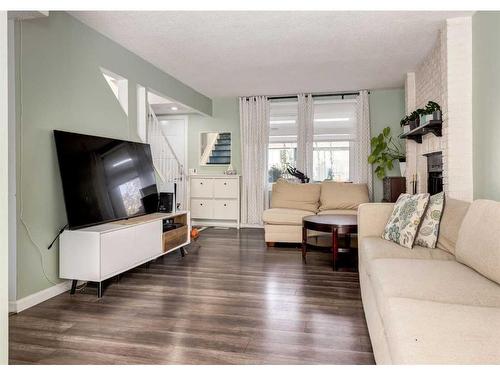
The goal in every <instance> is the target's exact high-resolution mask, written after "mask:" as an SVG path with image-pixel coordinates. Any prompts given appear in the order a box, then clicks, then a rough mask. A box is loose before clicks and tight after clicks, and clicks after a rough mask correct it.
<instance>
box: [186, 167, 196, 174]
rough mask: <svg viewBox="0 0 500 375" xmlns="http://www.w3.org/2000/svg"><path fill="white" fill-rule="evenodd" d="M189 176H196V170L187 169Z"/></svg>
mask: <svg viewBox="0 0 500 375" xmlns="http://www.w3.org/2000/svg"><path fill="white" fill-rule="evenodd" d="M188 172H189V174H196V168H189V170H188Z"/></svg>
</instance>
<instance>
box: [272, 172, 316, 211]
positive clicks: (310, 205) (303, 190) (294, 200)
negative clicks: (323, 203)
mask: <svg viewBox="0 0 500 375" xmlns="http://www.w3.org/2000/svg"><path fill="white" fill-rule="evenodd" d="M320 190H321V185H320V184H298V183H291V182H286V181H284V180H279V181H278V182H277V183H275V184H274V185H273V192H272V195H271V208H291V209H295V210H304V211H311V212H317V211H318V205H319V195H320Z"/></svg>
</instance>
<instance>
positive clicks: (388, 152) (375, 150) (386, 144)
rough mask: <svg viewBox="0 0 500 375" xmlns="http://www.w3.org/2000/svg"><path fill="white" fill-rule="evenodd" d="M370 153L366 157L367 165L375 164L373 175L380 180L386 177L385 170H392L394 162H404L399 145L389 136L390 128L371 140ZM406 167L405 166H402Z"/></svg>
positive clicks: (404, 155)
mask: <svg viewBox="0 0 500 375" xmlns="http://www.w3.org/2000/svg"><path fill="white" fill-rule="evenodd" d="M371 146H372V153H371V154H370V156H369V157H368V163H370V164H377V168H375V174H376V175H377V177H378V178H380V179H381V180H382V179H383V178H384V177H385V175H386V170H392V168H394V160H398V161H399V163H400V165H401V163H405V162H406V154H405V153H404V152H403V150H402V147H401V145H399V144H397V143H396V142H394V140H393V139H392V136H391V128H390V127H386V128H384V130H383V131H382V133H380V134H379V135H378V136H376V137H373V138H372V140H371ZM404 166H406V165H404Z"/></svg>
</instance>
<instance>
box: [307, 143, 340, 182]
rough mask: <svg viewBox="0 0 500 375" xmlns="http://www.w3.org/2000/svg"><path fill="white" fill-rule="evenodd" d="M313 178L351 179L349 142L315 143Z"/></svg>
mask: <svg viewBox="0 0 500 375" xmlns="http://www.w3.org/2000/svg"><path fill="white" fill-rule="evenodd" d="M313 147H314V149H313V180H314V181H323V180H334V181H348V180H349V142H314V143H313Z"/></svg>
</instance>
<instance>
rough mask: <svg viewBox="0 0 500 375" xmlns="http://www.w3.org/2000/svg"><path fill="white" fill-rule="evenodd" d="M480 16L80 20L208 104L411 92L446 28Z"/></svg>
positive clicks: (152, 14) (165, 14) (195, 15)
mask: <svg viewBox="0 0 500 375" xmlns="http://www.w3.org/2000/svg"><path fill="white" fill-rule="evenodd" d="M471 13H472V12H452V11H445V12H407V11H405V12H374V11H370V12H368V11H365V12H340V11H325V12H302V11H300V12H299V11H295V12H292V11H287V12H261V11H258V12H233V11H231V12H222V11H217V12H214V11H210V12H209V11H206V12H200V11H197V12H181V11H177V12H174V11H147V12H123V11H107V12H102V11H101V12H98V11H85V12H71V14H72V15H73V16H75V17H76V18H78V19H80V20H81V21H83V22H84V23H86V24H87V25H89V26H91V27H92V28H94V29H96V30H98V31H99V32H101V33H103V34H104V35H106V36H108V37H109V38H111V39H113V40H114V41H116V42H118V43H120V44H121V45H123V46H124V47H126V48H127V49H129V50H131V51H133V52H135V53H136V54H138V55H139V56H141V57H142V58H144V59H146V60H148V61H150V62H151V63H152V64H154V65H156V66H157V67H159V68H160V69H162V70H164V71H165V72H167V73H169V74H171V75H173V76H174V77H176V78H177V79H179V80H181V81H182V82H184V83H186V84H187V85H189V86H191V87H192V88H194V89H195V90H197V91H199V92H201V93H203V94H205V95H207V96H209V97H218V96H237V95H263V94H267V95H272V94H292V93H297V92H334V91H345V90H358V89H363V88H366V89H376V88H390V87H402V86H403V75H404V73H405V72H407V71H412V70H414V69H415V67H416V66H417V65H418V63H419V62H420V61H421V60H422V58H423V57H425V55H426V54H427V53H428V52H429V51H430V49H431V48H432V46H433V45H434V43H435V41H436V39H437V36H438V30H439V28H440V26H441V25H442V24H443V22H444V20H445V19H446V18H452V17H458V16H464V15H470V14H471Z"/></svg>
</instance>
